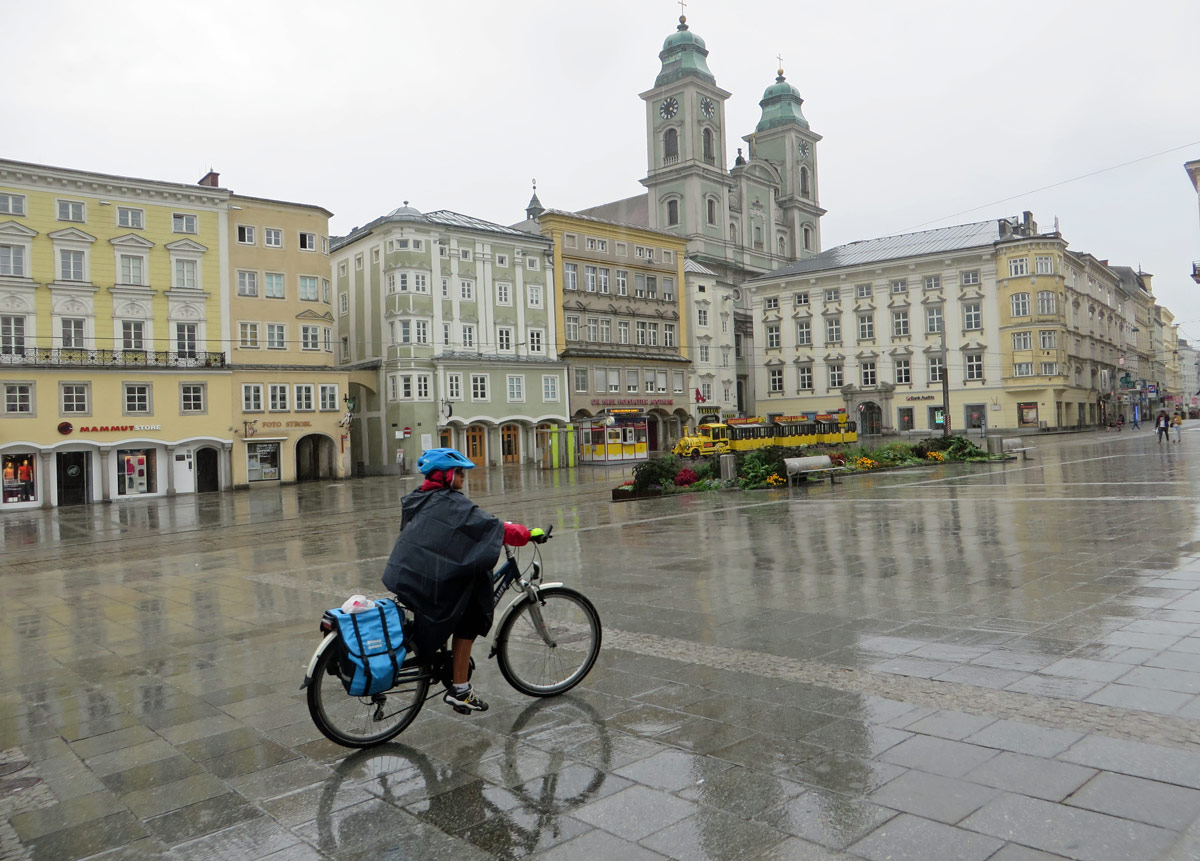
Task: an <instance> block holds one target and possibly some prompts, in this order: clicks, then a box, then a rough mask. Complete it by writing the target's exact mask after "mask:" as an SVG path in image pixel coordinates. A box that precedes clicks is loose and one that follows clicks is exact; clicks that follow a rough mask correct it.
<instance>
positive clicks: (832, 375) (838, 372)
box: [829, 362, 845, 389]
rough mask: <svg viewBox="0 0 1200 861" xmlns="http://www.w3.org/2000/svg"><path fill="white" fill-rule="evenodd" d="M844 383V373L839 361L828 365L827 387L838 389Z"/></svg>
mask: <svg viewBox="0 0 1200 861" xmlns="http://www.w3.org/2000/svg"><path fill="white" fill-rule="evenodd" d="M844 385H845V375H844V372H843V369H842V365H841V363H840V362H835V363H834V364H831V365H829V388H831V389H840V388H841V387H842V386H844Z"/></svg>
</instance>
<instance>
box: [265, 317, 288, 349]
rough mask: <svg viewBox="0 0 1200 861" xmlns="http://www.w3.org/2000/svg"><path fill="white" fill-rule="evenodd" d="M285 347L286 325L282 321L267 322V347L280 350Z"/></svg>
mask: <svg viewBox="0 0 1200 861" xmlns="http://www.w3.org/2000/svg"><path fill="white" fill-rule="evenodd" d="M286 347H287V326H286V325H285V324H284V323H268V324H267V349H268V350H282V349H285V348H286Z"/></svg>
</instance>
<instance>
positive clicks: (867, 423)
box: [858, 401, 883, 436]
mask: <svg viewBox="0 0 1200 861" xmlns="http://www.w3.org/2000/svg"><path fill="white" fill-rule="evenodd" d="M858 410H859V412H858V416H859V419H860V424H859V428H858V432H859V433H860V434H868V435H871V436H878V435H879V434H881V433H883V408H882V407H880V406H879V404H877V403H875V402H874V401H866V402H865V403H863V404H861V405H860V406H859V408H858Z"/></svg>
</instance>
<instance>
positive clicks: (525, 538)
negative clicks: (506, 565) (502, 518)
mask: <svg viewBox="0 0 1200 861" xmlns="http://www.w3.org/2000/svg"><path fill="white" fill-rule="evenodd" d="M504 543H505V544H507V545H508V546H509V547H524V546H525V545H526V544H528V543H529V530H528V529H526V528H525V527H524V526H522V525H521V524H519V523H508V522H505V524H504Z"/></svg>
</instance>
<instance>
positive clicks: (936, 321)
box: [925, 305, 942, 335]
mask: <svg viewBox="0 0 1200 861" xmlns="http://www.w3.org/2000/svg"><path fill="white" fill-rule="evenodd" d="M941 331H942V306H941V305H931V306H929V307H928V308H926V309H925V334H927V335H936V334H938V333H939V332H941Z"/></svg>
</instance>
